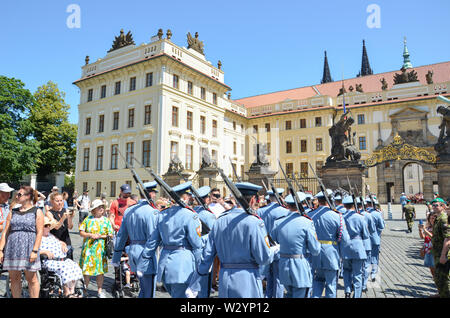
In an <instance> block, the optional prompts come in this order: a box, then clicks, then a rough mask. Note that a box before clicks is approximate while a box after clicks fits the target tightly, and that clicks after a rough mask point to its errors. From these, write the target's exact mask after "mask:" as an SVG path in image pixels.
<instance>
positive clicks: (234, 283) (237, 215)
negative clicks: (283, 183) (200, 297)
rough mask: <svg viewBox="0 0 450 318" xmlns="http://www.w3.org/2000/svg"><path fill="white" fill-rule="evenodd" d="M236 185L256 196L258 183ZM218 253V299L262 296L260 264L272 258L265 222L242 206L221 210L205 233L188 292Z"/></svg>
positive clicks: (243, 191) (197, 286)
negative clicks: (196, 268)
mask: <svg viewBox="0 0 450 318" xmlns="http://www.w3.org/2000/svg"><path fill="white" fill-rule="evenodd" d="M236 187H237V188H238V189H239V190H240V191H241V193H242V194H243V195H246V194H248V195H256V193H257V191H258V190H260V189H261V187H260V186H257V185H254V184H251V183H248V182H244V183H237V184H236ZM216 255H218V257H219V259H220V262H221V266H220V273H219V281H220V283H219V297H220V298H262V297H263V296H264V295H263V289H262V279H261V275H260V272H259V266H260V265H264V264H268V263H269V262H270V261H271V258H272V257H273V251H271V249H270V247H269V239H268V236H267V231H266V228H265V226H264V222H263V221H262V220H261V219H260V218H258V217H257V216H254V215H250V214H247V213H245V211H244V210H243V209H241V208H233V209H231V210H229V211H226V212H223V213H222V214H221V215H220V217H219V218H217V221H216V222H215V223H214V225H213V228H212V229H211V232H210V233H209V236H208V242H207V244H206V247H205V249H204V250H203V254H202V261H201V263H200V265H199V266H198V270H197V272H196V273H195V274H194V277H193V278H192V280H191V283H190V286H189V291H191V290H192V291H193V292H198V291H199V290H200V278H201V276H204V275H207V274H208V272H209V269H210V267H211V264H212V262H213V260H214V257H215V256H216Z"/></svg>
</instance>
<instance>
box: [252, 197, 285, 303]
mask: <svg viewBox="0 0 450 318" xmlns="http://www.w3.org/2000/svg"><path fill="white" fill-rule="evenodd" d="M276 191H277V192H278V194H279V195H282V194H283V192H284V189H282V188H277V189H276ZM266 200H267V201H268V202H269V204H268V205H266V206H264V207H262V208H259V209H258V211H257V212H256V213H257V214H258V215H259V216H260V217H261V219H262V220H263V221H264V224H265V226H266V230H267V233H269V234H270V233H271V232H272V228H273V224H274V222H275V220H276V219H278V218H280V217H283V216H286V215H287V214H288V213H289V210H288V209H286V208H285V207H283V206H280V205H279V204H278V202H277V200H276V197H275V195H274V193H273V191H272V190H269V191H267V196H266ZM278 260H279V257H278V256H277V255H275V257H274V259H273V262H272V263H270V264H267V265H264V266H261V272H262V275H263V276H264V277H265V278H266V281H267V285H266V298H283V296H284V287H283V285H282V284H281V282H280V279H279V273H278Z"/></svg>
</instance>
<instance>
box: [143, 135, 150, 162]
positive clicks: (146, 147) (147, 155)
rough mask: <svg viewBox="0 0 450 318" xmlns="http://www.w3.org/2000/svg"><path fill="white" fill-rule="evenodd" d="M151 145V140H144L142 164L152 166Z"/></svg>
mask: <svg viewBox="0 0 450 318" xmlns="http://www.w3.org/2000/svg"><path fill="white" fill-rule="evenodd" d="M151 145H152V144H151V141H150V140H144V141H143V142H142V164H143V165H144V167H150V155H151Z"/></svg>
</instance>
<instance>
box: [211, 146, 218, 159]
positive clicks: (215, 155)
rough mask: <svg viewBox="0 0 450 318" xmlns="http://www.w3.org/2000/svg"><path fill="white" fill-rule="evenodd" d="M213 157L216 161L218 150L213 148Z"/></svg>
mask: <svg viewBox="0 0 450 318" xmlns="http://www.w3.org/2000/svg"><path fill="white" fill-rule="evenodd" d="M211 157H212V159H213V161H214V162H217V150H214V149H213V150H211Z"/></svg>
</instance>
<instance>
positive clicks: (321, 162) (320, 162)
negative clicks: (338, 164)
mask: <svg viewBox="0 0 450 318" xmlns="http://www.w3.org/2000/svg"><path fill="white" fill-rule="evenodd" d="M322 167H323V161H316V172H317V171H319V170H320V169H322Z"/></svg>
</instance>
